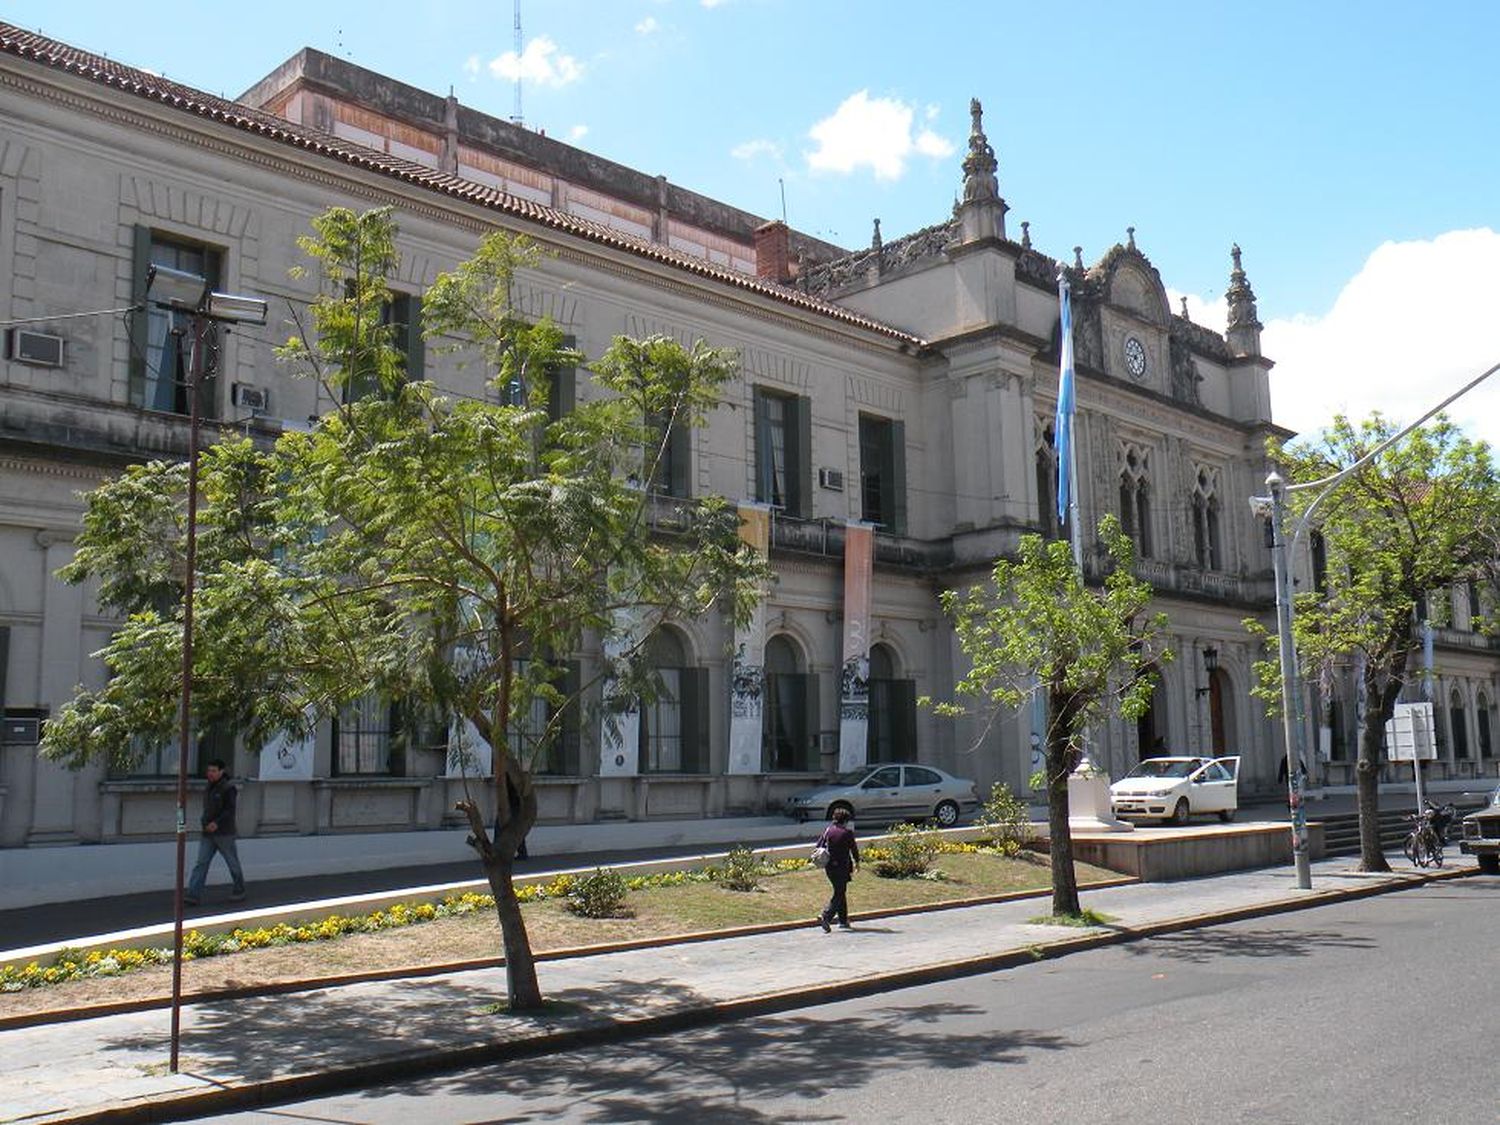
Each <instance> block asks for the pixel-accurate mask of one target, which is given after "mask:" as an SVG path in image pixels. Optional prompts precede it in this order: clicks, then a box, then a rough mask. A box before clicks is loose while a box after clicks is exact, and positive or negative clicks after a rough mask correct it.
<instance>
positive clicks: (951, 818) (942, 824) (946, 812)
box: [932, 801, 958, 828]
mask: <svg viewBox="0 0 1500 1125" xmlns="http://www.w3.org/2000/svg"><path fill="white" fill-rule="evenodd" d="M932 819H933V820H935V821H937V822H938V827H939V828H952V827H953V826H954V825H955V824H957V823H958V806H957V805H956V804H954V803H953V802H952V801H940V802H939V803H938V807H937V808H936V809H934V810H933V812H932Z"/></svg>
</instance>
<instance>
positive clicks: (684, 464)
mask: <svg viewBox="0 0 1500 1125" xmlns="http://www.w3.org/2000/svg"><path fill="white" fill-rule="evenodd" d="M667 445H668V448H670V450H671V459H672V479H671V480H670V481H668V482H667V487H668V488H669V489H670V491H671V494H672V495H673V496H680V497H687V496H691V495H692V490H691V486H690V483H689V474H688V457H689V456H690V455H691V453H692V448H693V428H692V427H691V426H690V425H688V422H687V419H686V418H682V419H679V420H678V421H677V422H676V423H675V424H674V425H673V426H672V429H671V432H670V433H668V434H667Z"/></svg>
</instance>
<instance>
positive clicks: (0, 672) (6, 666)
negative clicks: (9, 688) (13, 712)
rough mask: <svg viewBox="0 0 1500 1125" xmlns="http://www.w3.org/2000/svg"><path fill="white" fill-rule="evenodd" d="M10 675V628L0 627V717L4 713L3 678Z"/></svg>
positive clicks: (6, 626)
mask: <svg viewBox="0 0 1500 1125" xmlns="http://www.w3.org/2000/svg"><path fill="white" fill-rule="evenodd" d="M9 674H10V626H9V625H0V715H3V714H4V712H5V678H6V676H7V675H9Z"/></svg>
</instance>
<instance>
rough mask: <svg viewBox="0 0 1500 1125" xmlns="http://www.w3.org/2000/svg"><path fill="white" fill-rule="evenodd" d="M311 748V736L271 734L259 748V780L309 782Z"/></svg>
mask: <svg viewBox="0 0 1500 1125" xmlns="http://www.w3.org/2000/svg"><path fill="white" fill-rule="evenodd" d="M313 746H314V739H313V736H312V735H311V734H308V735H306V736H305V737H304V736H301V735H293V734H288V733H286V732H285V731H283V732H281V733H279V734H273V735H272V736H271V737H270V738H268V739H266V742H265V745H263V746H262V747H261V748H260V775H259V777H260V780H261V781H311V780H312V775H313Z"/></svg>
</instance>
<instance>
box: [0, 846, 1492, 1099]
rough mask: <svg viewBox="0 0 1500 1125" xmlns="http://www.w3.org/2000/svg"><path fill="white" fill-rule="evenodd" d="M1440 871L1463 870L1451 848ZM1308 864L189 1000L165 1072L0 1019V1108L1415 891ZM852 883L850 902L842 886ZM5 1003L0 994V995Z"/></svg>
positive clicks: (809, 992) (646, 1013)
mask: <svg viewBox="0 0 1500 1125" xmlns="http://www.w3.org/2000/svg"><path fill="white" fill-rule="evenodd" d="M1455 860H1456V862H1453V863H1450V866H1449V868H1448V869H1447V871H1446V872H1445V873H1443V874H1440V875H1439V876H1438V877H1443V878H1446V877H1452V876H1454V875H1457V874H1461V873H1467V872H1468V871H1470V870H1472V868H1471V866H1470V863H1471V861H1469V860H1468V859H1467V858H1465V857H1455ZM1398 864H1399V869H1398V870H1397V871H1396V872H1395V873H1393V874H1389V875H1365V874H1358V873H1354V872H1351V871H1349V866H1350V861H1349V860H1347V859H1335V860H1327V861H1323V862H1320V863H1317V864H1315V865H1314V867H1313V890H1312V891H1310V892H1309V891H1299V890H1297V888H1296V886H1295V879H1294V876H1293V874H1292V871H1291V869H1290V868H1272V869H1266V870H1262V871H1251V872H1239V873H1235V874H1230V875H1222V876H1215V877H1211V878H1204V879H1194V880H1188V881H1184V882H1178V883H1156V884H1132V885H1128V886H1121V887H1113V888H1107V889H1101V890H1096V891H1086V892H1085V893H1084V896H1083V897H1084V905H1085V906H1087V907H1090V908H1092V909H1094V910H1096V911H1100V912H1102V913H1103V914H1106V915H1108V916H1109V917H1110V919H1111V921H1110V925H1109V927H1107V928H1100V929H1093V930H1075V929H1069V928H1064V927H1054V926H1041V925H1035V924H1033V923H1031V922H1030V921H1028V919H1030V918H1034V917H1036V916H1037V915H1038V914H1039V913H1041V912H1044V911H1045V910H1046V907H1047V901H1046V899H1042V900H1037V899H1029V900H1022V901H1014V902H1007V903H1001V904H994V905H986V906H975V907H966V908H962V909H957V910H944V911H934V912H929V913H922V914H907V915H900V916H893V917H884V918H879V919H867V920H859V919H857V918H856V921H855V926H854V929H853V930H852V931H850V932H840V931H838V930H835V931H834V932H833V933H832V934H831V935H825V934H823V933H822V932H821V931H819V930H818V929H817V927H815V926H811V925H809V926H807V927H804V928H799V929H795V930H789V931H784V932H778V933H772V934H761V935H757V936H744V937H731V938H722V939H716V940H711V941H704V942H698V943H691V944H681V945H665V946H661V947H656V948H651V949H642V950H634V951H627V952H615V953H606V954H597V955H593V956H587V957H577V958H571V959H568V960H563V961H551V962H544V963H542V964H541V965H540V966H539V972H540V975H541V981H542V987H543V989H544V990H545V991H546V993H547V994H548V996H549V997H550V998H551V999H553V1000H554V1001H556V1002H557V1003H556V1004H555V1005H554V1006H553V1008H552V1009H551V1010H549V1011H548V1012H547V1013H546V1014H545V1015H543V1016H540V1017H534V1018H519V1017H512V1016H508V1015H505V1014H496V1013H494V1012H493V1011H491V1010H490V1007H489V1006H490V1005H492V1004H493V1002H494V1001H495V1000H496V999H499V998H502V997H503V996H504V991H505V980H504V970H501V969H495V970H482V971H475V972H464V973H455V974H450V975H446V976H436V977H421V978H412V979H406V980H399V981H387V982H381V983H370V984H357V985H348V986H343V987H338V988H327V989H323V990H320V991H317V992H310V993H293V994H288V995H281V996H270V997H264V998H256V999H249V1000H238V1001H232V1002H222V1003H210V1004H199V1005H193V1006H189V1007H187V1008H185V1009H184V1010H183V1015H182V1066H181V1072H180V1073H178V1074H175V1075H174V1074H170V1073H167V1072H166V1071H167V1057H168V1034H169V1016H168V1013H167V1012H166V1011H164V1010H156V1011H148V1012H140V1013H134V1014H129V1015H119V1016H108V1017H102V1018H96V1019H91V1020H84V1021H78V1022H73V1023H63V1024H52V1025H44V1026H40V1027H35V1028H24V1029H15V1030H8V1031H3V1032H0V1121H3V1122H17V1121H25V1122H27V1123H28V1125H29V1123H33V1122H58V1121H70V1122H81V1121H96V1120H97V1121H102V1120H110V1121H132V1120H136V1121H148V1120H150V1121H161V1120H174V1119H183V1118H186V1117H190V1116H194V1115H196V1114H201V1113H207V1112H212V1111H217V1110H227V1109H230V1108H245V1107H250V1106H254V1105H257V1104H263V1103H265V1102H269V1101H273V1100H280V1099H285V1098H289V1097H294V1096H309V1095H312V1094H315V1093H319V1092H324V1091H327V1090H332V1089H337V1088H341V1087H351V1086H358V1085H365V1084H371V1083H373V1082H376V1081H390V1080H395V1079H399V1078H400V1077H402V1076H405V1075H413V1074H419V1073H423V1072H432V1071H437V1070H442V1069H452V1068H455V1067H459V1066H467V1065H477V1064H480V1063H484V1062H493V1061H499V1060H502V1059H505V1058H509V1057H516V1056H518V1055H522V1054H527V1053H539V1052H545V1051H553V1050H561V1049H565V1048H569V1047H574V1046H579V1045H582V1044H587V1043H597V1042H601V1041H606V1040H609V1039H612V1038H619V1037H624V1036H630V1035H639V1034H646V1033H652V1032H661V1031H669V1030H673V1029H675V1028H681V1027H685V1026H691V1025H693V1024H697V1023H704V1022H709V1021H712V1020H716V1019H724V1018H732V1017H734V1016H737V1015H748V1014H753V1013H759V1012H766V1011H776V1010H786V1009H789V1008H795V1007H799V1006H806V1005H808V1004H812V1003H819V1002H826V1001H829V1000H833V999H839V998H843V997H847V996H852V995H858V994H861V993H869V992H878V991H883V990H885V989H889V988H895V987H901V986H903V985H910V984H917V983H922V982H923V981H926V980H936V979H944V978H946V977H953V976H959V975H963V974H965V973H974V972H984V971H992V970H995V969H999V968H1003V967H1005V966H1007V965H1011V964H1018V963H1022V962H1024V961H1029V960H1031V959H1033V958H1035V957H1037V956H1061V955H1063V954H1065V953H1068V952H1073V951H1076V950H1078V949H1083V948H1092V947H1095V946H1098V945H1101V944H1106V943H1110V942H1115V941H1121V940H1131V939H1132V938H1135V937H1139V936H1142V935H1147V934H1151V933H1157V932H1167V931H1171V930H1178V929H1183V928H1187V927H1192V926H1197V925H1203V924H1208V923H1211V922H1218V921H1226V920H1232V919H1235V918H1242V917H1254V916H1257V915H1260V914H1265V913H1274V912H1278V911H1281V910H1287V909H1300V908H1304V907H1310V906H1316V905H1320V904H1323V903H1326V902H1332V901H1340V900H1343V899H1346V898H1349V897H1357V896H1360V895H1365V894H1372V893H1380V892H1381V891H1384V890H1394V889H1400V888H1403V887H1408V886H1413V885H1420V884H1421V883H1422V882H1423V881H1425V879H1426V878H1428V876H1427V875H1425V874H1418V873H1415V872H1413V871H1411V869H1410V868H1409V867H1407V865H1406V863H1405V861H1404V860H1400V861H1394V862H1393V866H1398ZM852 897H853V899H854V905H855V907H856V909H857V908H858V898H859V883H858V880H856V882H855V884H854V887H853V892H852ZM0 1012H3V1003H0Z"/></svg>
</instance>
